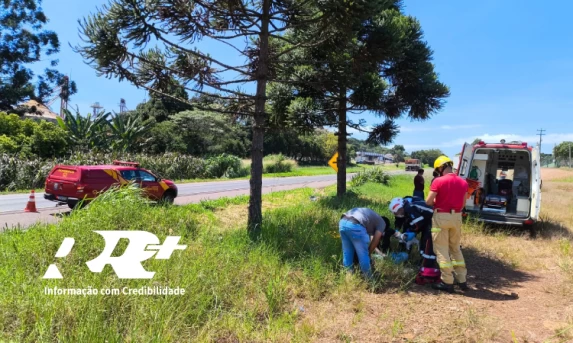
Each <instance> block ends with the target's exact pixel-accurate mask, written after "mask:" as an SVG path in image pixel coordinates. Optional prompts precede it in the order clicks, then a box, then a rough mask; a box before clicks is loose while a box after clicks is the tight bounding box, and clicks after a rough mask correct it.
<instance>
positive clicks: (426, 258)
mask: <svg viewBox="0 0 573 343" xmlns="http://www.w3.org/2000/svg"><path fill="white" fill-rule="evenodd" d="M433 215H434V210H433V208H432V207H431V206H428V205H427V204H426V202H425V201H424V200H423V199H421V198H418V197H405V198H404V217H403V218H396V222H395V226H396V230H401V231H402V232H414V233H416V234H417V233H421V234H422V237H421V239H420V254H421V255H422V261H423V263H424V264H425V265H424V266H425V267H432V266H433V265H434V264H435V262H436V255H435V254H434V247H433V244H432V216H433Z"/></svg>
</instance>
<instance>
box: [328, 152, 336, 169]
mask: <svg viewBox="0 0 573 343" xmlns="http://www.w3.org/2000/svg"><path fill="white" fill-rule="evenodd" d="M328 165H329V166H330V167H331V168H332V169H334V171H335V172H337V173H338V152H336V153H335V154H334V156H332V158H331V159H330V161H328Z"/></svg>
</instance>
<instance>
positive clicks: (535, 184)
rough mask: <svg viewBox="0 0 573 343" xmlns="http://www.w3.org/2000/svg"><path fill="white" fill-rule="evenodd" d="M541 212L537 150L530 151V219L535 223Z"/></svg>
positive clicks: (539, 165)
mask: <svg viewBox="0 0 573 343" xmlns="http://www.w3.org/2000/svg"><path fill="white" fill-rule="evenodd" d="M540 211H541V161H540V154H539V150H538V149H537V148H533V149H531V211H530V213H531V216H530V217H531V219H533V220H535V221H537V220H538V219H539V212H540Z"/></svg>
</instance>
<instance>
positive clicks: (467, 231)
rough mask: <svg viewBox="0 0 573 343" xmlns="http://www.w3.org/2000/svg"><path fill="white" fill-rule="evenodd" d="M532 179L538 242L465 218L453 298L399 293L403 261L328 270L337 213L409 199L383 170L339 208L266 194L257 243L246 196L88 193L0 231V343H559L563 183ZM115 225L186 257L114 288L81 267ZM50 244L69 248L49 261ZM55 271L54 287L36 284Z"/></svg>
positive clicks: (408, 283)
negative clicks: (370, 275)
mask: <svg viewBox="0 0 573 343" xmlns="http://www.w3.org/2000/svg"><path fill="white" fill-rule="evenodd" d="M553 173H555V172H553ZM542 175H543V178H544V183H543V192H544V193H543V207H542V216H543V221H542V223H540V225H539V232H538V234H537V236H535V237H531V236H529V234H528V232H524V231H523V230H519V229H508V228H499V227H486V226H483V225H480V224H477V223H471V222H468V223H465V224H464V234H463V241H462V245H463V251H464V254H465V256H466V261H467V264H468V269H469V274H468V275H469V282H470V285H471V286H472V288H473V290H472V291H470V292H468V294H467V295H466V296H462V295H444V294H438V293H436V292H434V291H432V290H431V289H429V287H421V286H417V285H415V284H413V282H412V281H413V277H414V275H415V272H416V270H415V266H414V265H413V264H406V265H394V264H392V263H391V262H389V261H382V262H379V263H378V262H377V263H376V265H375V268H376V270H377V271H378V272H379V275H381V278H379V279H378V280H377V281H376V282H375V283H373V284H366V283H364V282H363V281H361V280H360V279H359V278H358V277H356V276H354V275H347V274H346V273H345V272H343V271H342V270H341V261H340V259H341V252H340V239H339V238H338V234H337V231H338V230H337V222H338V219H339V218H340V215H341V213H343V212H344V211H346V210H348V209H349V208H352V207H356V206H367V207H370V208H373V209H374V210H376V211H378V212H379V213H381V214H382V215H386V216H388V217H389V218H392V217H390V216H389V212H388V208H387V204H388V201H389V200H390V199H391V198H392V197H394V196H405V195H409V194H410V193H411V191H412V176H411V175H399V176H394V177H392V179H391V182H390V185H388V186H383V185H378V184H372V183H368V184H366V185H364V186H361V187H358V188H351V192H350V193H349V194H348V196H347V197H345V198H344V199H342V200H340V199H337V198H336V197H333V195H334V194H335V187H328V188H326V189H308V188H306V189H299V190H294V191H287V192H278V193H271V194H267V195H265V196H264V198H263V199H264V200H263V211H264V224H263V236H262V237H261V240H260V241H259V242H256V243H255V242H252V241H250V240H249V239H248V237H247V234H246V232H245V230H244V228H245V224H246V216H247V206H246V205H247V201H248V198H247V197H237V198H233V199H220V200H217V201H208V202H203V203H201V204H196V205H187V206H180V207H178V206H177V207H176V206H171V207H157V206H150V205H148V204H145V203H144V202H142V201H141V200H140V199H139V197H137V196H136V195H135V194H133V193H130V192H122V193H119V194H116V195H114V196H108V197H107V199H106V198H104V197H101V198H98V200H97V201H96V202H94V203H93V204H92V205H90V207H88V208H87V209H85V210H83V211H78V212H76V213H74V214H72V215H71V216H69V217H67V218H65V219H64V220H63V221H62V222H61V223H60V224H58V225H37V226H34V227H32V228H30V229H29V230H28V231H26V232H20V231H13V232H8V233H5V234H2V235H0V247H2V248H1V249H0V253H1V255H0V258H1V259H2V264H1V265H0V289H1V290H2V292H0V313H1V314H2V315H1V316H0V341H14V342H56V341H62V342H85V341H108V342H119V341H127V342H142V341H145V342H187V341H198V342H213V341H216V342H268V341H274V342H308V341H317V342H381V341H382V342H391V341H400V342H440V341H443V342H508V341H510V342H541V341H545V342H567V341H570V340H572V339H573V330H572V328H573V302H572V300H571V299H573V288H572V287H571V284H573V249H572V247H571V239H572V238H573V232H572V231H571V227H573V214H572V212H571V208H573V207H572V206H573V196H571V194H572V192H571V191H572V190H573V189H572V188H571V187H572V186H571V184H570V183H566V182H558V181H553V180H559V179H563V178H567V177H568V175H566V174H559V175H555V174H553V175H549V174H547V172H546V171H545V170H544V171H543V174H542ZM427 184H429V182H427ZM313 199H315V200H313ZM392 221H393V220H392ZM118 229H119V230H146V231H150V232H152V233H155V234H156V235H157V236H158V237H159V238H160V240H161V241H163V239H164V238H165V236H166V235H180V236H182V242H181V243H180V244H187V245H188V248H187V249H186V250H185V251H183V252H181V251H175V252H174V254H173V256H172V257H171V259H169V260H153V259H150V260H148V261H145V262H144V263H143V265H144V267H145V268H146V269H147V270H150V271H155V272H156V275H155V277H154V279H153V281H145V280H119V279H117V277H116V276H115V275H114V274H113V271H112V270H111V268H109V267H106V268H105V269H104V271H103V272H102V273H101V274H97V273H91V272H90V271H89V270H88V268H87V267H86V265H85V262H86V261H87V260H89V259H92V258H95V257H96V256H97V255H98V254H99V253H100V252H101V249H102V248H103V240H102V238H101V237H100V236H98V235H97V234H95V233H93V232H91V231H93V230H118ZM64 237H74V238H75V239H76V245H75V246H74V248H73V250H72V253H71V254H70V256H68V257H66V258H58V259H56V258H54V255H55V253H56V251H57V250H58V247H59V245H60V244H61V242H62V240H63V238H64ZM123 247H125V244H123ZM116 253H117V254H114V255H115V256H118V255H119V252H116ZM414 260H415V259H414ZM54 262H55V263H56V264H57V265H58V267H59V268H60V271H61V272H62V274H63V275H64V279H63V280H57V281H53V280H51V281H50V280H43V279H41V277H42V275H43V274H44V273H45V271H46V269H47V267H48V265H49V264H50V263H54ZM55 285H57V286H58V287H60V288H72V287H73V288H83V287H88V286H91V287H94V288H104V287H105V288H122V287H125V286H127V287H130V288H137V287H141V286H147V285H162V286H170V287H172V288H174V287H184V288H185V289H186V293H185V295H183V296H156V297H153V296H133V295H131V296H128V295H118V296H100V295H98V296H85V297H84V296H48V295H44V294H43V292H44V287H53V286H55Z"/></svg>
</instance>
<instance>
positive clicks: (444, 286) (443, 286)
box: [432, 281, 454, 293]
mask: <svg viewBox="0 0 573 343" xmlns="http://www.w3.org/2000/svg"><path fill="white" fill-rule="evenodd" d="M432 288H433V289H437V290H438V291H445V292H448V293H454V285H452V284H448V283H444V282H443V281H442V282H440V283H434V284H432Z"/></svg>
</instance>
